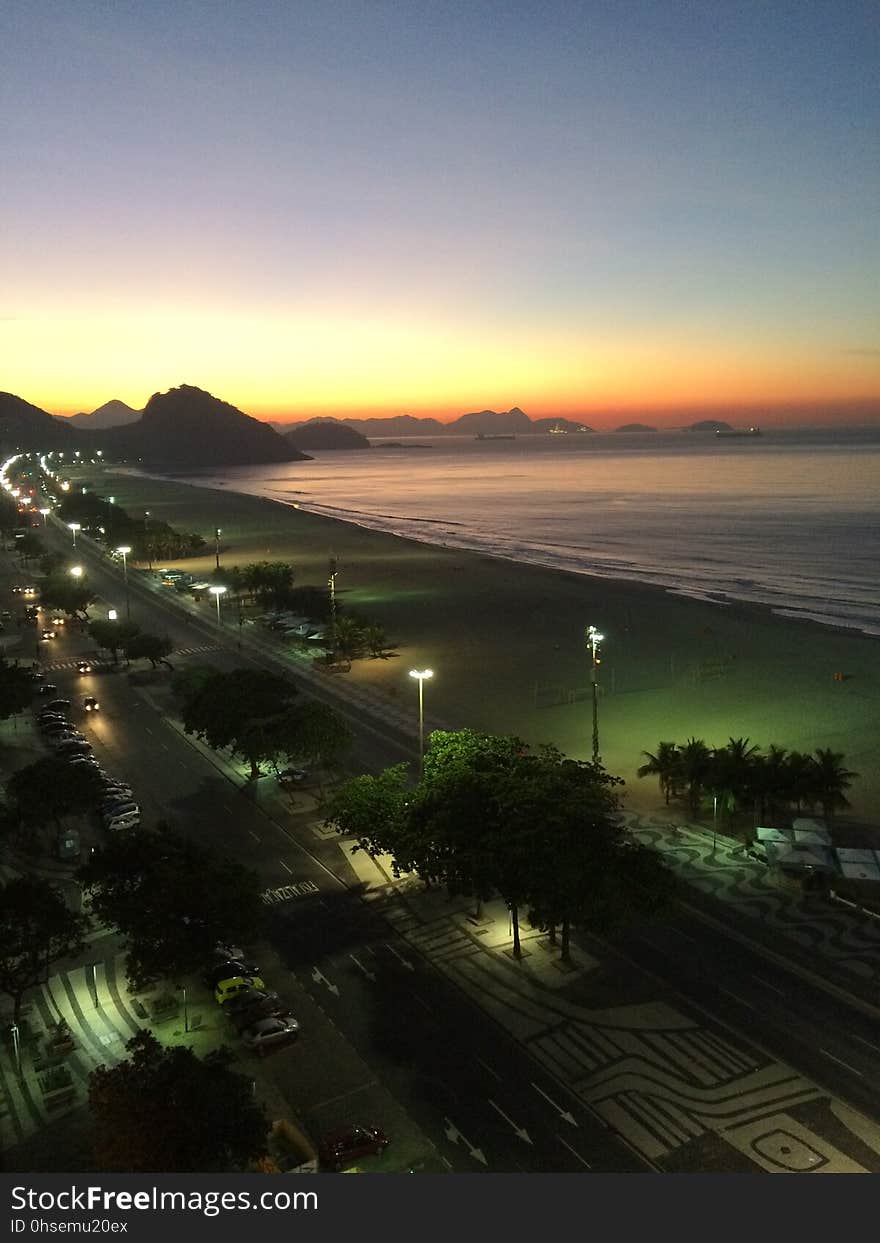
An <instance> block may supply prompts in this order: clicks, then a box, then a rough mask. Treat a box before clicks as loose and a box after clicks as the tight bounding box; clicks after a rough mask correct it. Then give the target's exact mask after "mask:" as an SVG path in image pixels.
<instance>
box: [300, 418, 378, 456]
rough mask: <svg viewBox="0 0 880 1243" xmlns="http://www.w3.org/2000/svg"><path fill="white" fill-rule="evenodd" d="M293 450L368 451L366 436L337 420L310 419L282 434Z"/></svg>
mask: <svg viewBox="0 0 880 1243" xmlns="http://www.w3.org/2000/svg"><path fill="white" fill-rule="evenodd" d="M282 435H283V436H284V439H285V440H286V441H288V443H289V444H292V445H293V447H294V448H295V449H369V447H370V442H369V440H367V438H366V436H363V435H362V434H361V433H360V432H356V431H355V430H354V428H353V427H348V426H347V425H346V424H345V423H340V422H339V421H338V420H337V419H311V420H310V421H309V422H308V423H298V424H297V425H296V427H294V428H293V429H292V430H291V431H286V432H283V433H282Z"/></svg>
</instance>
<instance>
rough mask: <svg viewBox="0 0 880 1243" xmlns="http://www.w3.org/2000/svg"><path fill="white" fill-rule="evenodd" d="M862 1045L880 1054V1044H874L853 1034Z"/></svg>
mask: <svg viewBox="0 0 880 1243" xmlns="http://www.w3.org/2000/svg"><path fill="white" fill-rule="evenodd" d="M851 1034H852V1035H853V1036H855V1038H856V1040H858V1041H859V1042H860V1043H861V1044H866V1045H867V1046H868V1048H869V1049H873V1050H874V1052H875V1053H880V1044H872V1043H871V1041H870V1040H866V1039H865V1037H864V1036H856V1033H855V1032H852V1033H851Z"/></svg>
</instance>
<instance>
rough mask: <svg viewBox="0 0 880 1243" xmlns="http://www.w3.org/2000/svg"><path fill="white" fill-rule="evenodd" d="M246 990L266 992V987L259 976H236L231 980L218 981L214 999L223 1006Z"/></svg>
mask: <svg viewBox="0 0 880 1243" xmlns="http://www.w3.org/2000/svg"><path fill="white" fill-rule="evenodd" d="M246 988H259V989H262V990H263V991H264V992H265V991H266V986H265V984H264V983H263V981H262V980H261V979H260V977H259V976H258V975H234V976H231V977H230V978H229V979H226V980H218V981H217V983H216V985H215V987H214V998H215V1000H216V1001H217V1002H219V1004H220V1005H221V1006H222V1005H223V1003H224V1002H226V1001H229V999H230V998H231V997H235V995H236V994H237V993H243V992H244V990H245V989H246Z"/></svg>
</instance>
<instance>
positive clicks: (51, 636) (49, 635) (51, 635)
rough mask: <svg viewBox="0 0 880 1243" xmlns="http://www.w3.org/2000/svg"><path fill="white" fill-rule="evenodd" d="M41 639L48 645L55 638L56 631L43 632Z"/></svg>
mask: <svg viewBox="0 0 880 1243" xmlns="http://www.w3.org/2000/svg"><path fill="white" fill-rule="evenodd" d="M40 638H41V639H42V640H43V641H44V642H46V643H48V641H49V640H50V639H54V638H55V631H54V630H44V631H43V633H42V635H41V636H40Z"/></svg>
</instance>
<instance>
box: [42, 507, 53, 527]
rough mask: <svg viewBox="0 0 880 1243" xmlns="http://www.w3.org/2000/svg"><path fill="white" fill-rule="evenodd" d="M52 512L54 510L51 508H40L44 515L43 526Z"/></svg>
mask: <svg viewBox="0 0 880 1243" xmlns="http://www.w3.org/2000/svg"><path fill="white" fill-rule="evenodd" d="M51 512H52V510H51V509H41V510H40V513H41V514H42V515H43V526H45V525H46V519H47V518H48V517H49V515H50V514H51Z"/></svg>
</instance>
